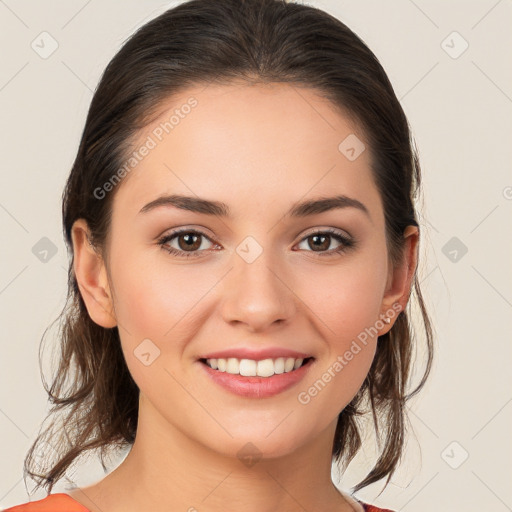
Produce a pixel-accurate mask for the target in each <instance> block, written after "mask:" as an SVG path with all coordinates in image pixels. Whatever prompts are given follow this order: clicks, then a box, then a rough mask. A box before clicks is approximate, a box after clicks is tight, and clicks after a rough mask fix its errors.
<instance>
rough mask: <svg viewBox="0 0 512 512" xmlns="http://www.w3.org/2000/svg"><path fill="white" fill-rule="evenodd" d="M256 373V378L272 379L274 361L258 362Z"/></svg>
mask: <svg viewBox="0 0 512 512" xmlns="http://www.w3.org/2000/svg"><path fill="white" fill-rule="evenodd" d="M256 373H257V375H258V377H272V375H274V361H273V360H272V359H262V360H261V361H258V367H257V369H256Z"/></svg>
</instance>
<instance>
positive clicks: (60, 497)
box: [2, 492, 90, 512]
mask: <svg viewBox="0 0 512 512" xmlns="http://www.w3.org/2000/svg"><path fill="white" fill-rule="evenodd" d="M2 512H90V511H89V510H88V509H87V508H85V507H84V506H83V505H82V504H80V503H78V501H76V500H74V499H73V498H72V497H71V496H69V495H68V494H64V493H60V492H59V493H55V494H49V495H48V496H46V498H43V499H40V500H36V501H29V502H27V503H22V504H20V505H15V506H14V507H10V508H7V509H3V510H2Z"/></svg>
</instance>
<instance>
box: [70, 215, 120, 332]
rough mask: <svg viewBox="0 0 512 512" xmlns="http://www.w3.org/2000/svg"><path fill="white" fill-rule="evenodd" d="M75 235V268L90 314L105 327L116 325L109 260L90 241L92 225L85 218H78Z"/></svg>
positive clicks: (73, 228) (72, 233)
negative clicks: (110, 284) (109, 277)
mask: <svg viewBox="0 0 512 512" xmlns="http://www.w3.org/2000/svg"><path fill="white" fill-rule="evenodd" d="M71 236H72V240H73V254H74V258H73V259H74V261H73V270H74V272H75V276H76V280H77V282H78V287H79V288H80V293H81V294H82V298H83V300H84V303H85V305H86V307H87V311H88V313H89V316H90V317H91V319H92V320H93V322H95V323H96V324H98V325H100V326H101V327H105V328H111V327H115V326H116V325H117V321H116V318H115V314H114V308H113V301H112V295H111V291H110V286H109V283H108V278H107V270H106V267H105V263H104V261H103V259H102V258H101V256H100V255H99V254H98V253H97V252H96V251H95V250H94V247H93V246H92V245H91V243H90V241H89V229H88V226H87V222H86V221H85V220H84V219H78V220H76V221H75V222H74V224H73V227H72V230H71Z"/></svg>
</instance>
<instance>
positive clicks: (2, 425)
mask: <svg viewBox="0 0 512 512" xmlns="http://www.w3.org/2000/svg"><path fill="white" fill-rule="evenodd" d="M309 3H310V4H311V5H314V6H318V7H320V8H323V9H325V10H327V11H328V12H330V13H332V14H334V15H335V16H337V17H338V18H340V19H341V20H342V21H344V22H345V23H346V24H347V25H348V26H349V27H350V28H352V29H353V30H354V31H355V32H356V33H357V34H358V35H360V36H361V37H362V38H363V40H364V41H365V42H366V43H367V44H368V45H369V46H370V48H371V49H372V50H373V51H374V52H375V54H376V55H377V57H378V58H379V59H380V60H381V62H382V64H383V66H384V68H385V69H386V71H387V72H388V75H389V77H390V79H391V81H392V83H393V86H394V88H395V91H396V93H397V96H398V97H399V98H400V100H401V102H402V105H403V107H404V109H405V111H406V114H407V115H408V118H409V121H410V123H411V125H412V127H413V131H414V135H415V137H416V140H417V143H418V146H419V149H420V156H421V159H422V166H423V176H424V208H423V213H422V222H421V228H422V230H423V241H422V248H421V250H422V258H423V260H422V264H421V267H420V269H419V275H420V278H421V280H422V286H423V287H424V292H425V294H426V298H427V304H428V306H429V307H430V312H431V314H432V317H433V320H434V324H435V326H436V332H437V339H436V346H437V358H436V362H435V366H434V371H433V375H432V378H431V380H430V382H429V384H428V385H427V387H426V389H425V390H424V392H423V393H422V394H421V396H420V397H419V399H417V400H416V401H415V402H414V403H411V406H410V409H411V412H410V418H411V424H412V426H413V428H414V435H411V436H410V439H409V444H408V452H407V456H406V457H405V460H404V463H403V465H402V467H401V468H400V470H399V471H398V473H397V474H396V475H395V476H394V477H393V479H392V483H391V484H390V485H389V486H388V487H387V489H386V490H385V491H384V492H383V493H382V494H381V495H380V496H378V497H377V494H378V493H379V491H380V489H381V487H382V485H380V484H379V485H374V486H371V487H369V488H366V489H365V490H363V491H362V492H360V493H359V495H358V496H359V497H361V498H362V499H365V500H367V501H370V502H373V503H375V504H377V505H379V504H380V505H381V506H388V507H390V508H393V509H395V510H397V511H399V510H400V511H402V510H404V511H406V512H407V511H415V512H427V511H428V512H431V511H432V510H437V511H455V510H457V511H459V510H464V511H465V512H472V511H477V510H478V511H480V510H486V511H496V512H501V511H506V510H512V490H511V487H510V481H511V473H512V471H511V468H512V462H511V461H512V449H511V435H510V433H511V423H512V421H511V420H512V403H511V402H512V386H511V385H510V377H509V375H510V363H511V352H512V343H511V341H512V339H511V318H512V315H511V313H512V286H511V284H512V283H511V282H512V271H511V266H510V262H511V261H512V258H511V253H512V243H511V236H510V233H511V232H512V230H511V227H512V226H511V224H512V222H511V220H512V216H511V211H512V174H511V172H510V162H511V153H512V150H511V147H512V144H511V141H510V135H511V133H512V68H511V66H510V53H511V52H510V50H511V47H512V44H511V43H512V30H511V26H510V21H511V19H512V17H511V16H512V3H511V1H510V0H501V1H496V0H479V1H475V0H473V1H467V0H465V1H462V0H459V1H450V2H446V1H441V0H438V1H433V0H415V1H412V0H393V1H392V2H382V1H381V0H371V1H370V0H364V1H361V0H359V1H356V0H352V1H337V0H330V1H328V0H323V1H320V0H318V1H311V2H309ZM172 5H173V4H170V3H167V4H166V3H163V2H160V1H157V0H145V1H144V2H140V1H136V0H129V1H128V0H124V1H123V2H122V3H121V2H114V1H113V0H108V1H99V0H89V1H86V0H72V1H71V0H68V1H66V2H64V1H61V2H57V1H48V2H38V1H35V0H32V1H23V0H5V1H3V0H0V47H1V49H2V50H1V54H2V61H1V68H0V108H1V120H2V124H1V137H0V141H1V142H0V144H1V167H0V168H1V188H0V227H1V237H2V243H1V247H2V249H1V258H2V259H1V265H0V315H1V317H0V321H1V327H2V351H1V358H0V365H1V366H0V376H1V386H0V431H1V437H0V461H1V464H0V508H5V507H7V506H11V505H14V504H17V503H20V502H22V501H27V500H28V499H29V496H28V495H27V491H26V489H25V486H24V483H23V480H22V461H23V457H24V455H25V452H26V450H27V449H28V447H29V445H30V444H31V442H32V441H33V439H34V437H35V435H36V433H37V431H38V428H39V425H40V422H41V421H42V419H43V418H44V414H45V412H46V408H47V403H46V396H45V394H44V391H43V388H42V384H41V381H40V375H39V368H38V345H39V342H40V339H41V336H42V334H43V332H44V329H45V328H46V327H47V326H49V325H50V323H51V322H52V321H53V320H54V319H55V318H56V316H57V314H58V313H59V312H60V310H61V307H62V305H63V301H64V298H65V292H66V268H67V255H66V250H65V246H64V241H63V237H62V233H61V216H60V208H61V192H62V188H63V185H64V180H65V178H66V176H67V174H68V172H69V170H70V166H71V164H72V161H73V159H74V155H75V152H76V150H77V147H78V142H79V137H80V135H81V131H82V128H83V124H84V121H85V116H86V113H87V109H88V105H89V102H90V100H91V97H92V91H93V90H94V88H95V86H96V84H97V82H98V79H99V77H100V74H101V72H102V71H103V69H104V67H105V66H106V64H107V63H108V61H109V60H110V59H111V57H112V56H113V55H114V53H115V52H116V51H117V50H118V49H119V47H120V45H121V44H122V42H123V41H124V40H125V39H126V38H127V37H128V36H129V35H130V34H131V33H132V32H133V30H134V29H135V28H137V27H139V26H140V25H142V24H143V23H144V22H145V21H147V20H149V19H151V18H153V17H154V16H156V15H157V14H160V13H161V12H163V10H165V9H166V8H167V7H169V6H172ZM121 6H122V7H121ZM43 31H46V32H48V33H49V34H50V36H46V35H45V36H40V34H41V32H43ZM454 31H456V32H457V33H458V35H457V34H452V33H453V32H454ZM41 37H46V38H47V39H46V40H45V41H46V43H45V48H47V49H48V48H51V39H50V37H51V38H53V39H54V40H55V41H56V42H57V44H58V48H57V49H56V50H55V52H54V53H53V54H52V55H50V56H48V57H47V58H42V57H41V56H40V55H39V54H38V53H37V52H36V51H35V50H34V49H33V48H32V47H31V44H32V42H33V41H35V43H34V45H35V44H36V43H37V42H38V41H40V40H41V39H40V38H41ZM443 41H445V42H444V43H443ZM465 42H467V44H468V45H469V46H468V48H467V49H466V50H465V51H464V52H463V53H461V54H460V55H459V53H460V52H461V51H462V50H463V49H464V47H465V44H466V43H465ZM40 46H41V44H40ZM39 51H42V50H39ZM455 57H456V58H455ZM43 237H47V238H48V239H49V240H50V241H51V242H52V243H53V244H54V245H55V247H56V251H57V252H56V254H55V255H51V253H50V255H49V256H48V259H47V261H46V262H44V261H41V260H40V259H39V258H38V257H36V255H35V254H34V253H33V248H34V246H36V248H37V247H38V246H37V245H36V244H37V243H48V242H47V241H46V242H40V240H41V239H42V238H43ZM453 237H455V239H454V240H452V238H453ZM447 244H448V245H447ZM463 246H465V247H466V248H467V253H465V254H462V250H461V248H463ZM454 250H455V251H456V252H453V251H454ZM35 252H37V251H35ZM365 451H366V452H367V455H371V453H370V452H371V450H370V449H367V450H365ZM466 457H467V458H466ZM465 458H466V460H464V459H465ZM98 468H99V466H98V465H95V464H94V463H92V462H91V463H90V464H89V465H88V466H84V467H83V468H82V471H80V472H79V473H76V474H75V475H74V477H73V478H74V479H75V481H77V483H78V484H80V485H86V484H87V483H89V482H91V481H93V480H95V479H97V478H100V477H101V476H102V474H101V469H99V470H98ZM368 469H369V467H368V466H367V462H366V461H365V458H364V457H363V456H361V457H358V459H357V461H356V462H355V463H354V465H353V466H352V467H351V471H350V472H349V473H348V474H346V475H345V477H344V478H343V481H342V482H341V484H340V485H341V486H342V487H343V488H345V489H347V488H348V487H349V486H350V485H353V484H354V483H355V482H357V481H358V479H359V478H361V477H362V476H364V474H365V471H367V470H368ZM333 474H334V475H336V472H334V473H333ZM63 484H65V482H63ZM63 488H65V487H63V485H62V484H61V485H59V486H57V487H56V488H55V490H54V492H57V491H58V490H62V489H63ZM36 497H37V498H40V497H44V493H42V494H41V492H39V493H38V494H37V495H35V496H32V497H31V498H32V499H36Z"/></svg>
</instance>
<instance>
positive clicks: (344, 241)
mask: <svg viewBox="0 0 512 512" xmlns="http://www.w3.org/2000/svg"><path fill="white" fill-rule="evenodd" d="M184 233H186V234H195V235H200V236H203V237H204V238H206V239H208V240H209V241H210V242H212V240H210V237H208V236H207V235H206V234H205V233H202V232H201V231H197V230H195V229H181V230H178V231H174V232H173V233H170V234H168V235H165V236H163V237H162V238H160V239H159V240H158V245H160V247H161V248H162V249H163V250H164V251H167V252H168V253H170V254H172V255H174V256H178V257H183V258H196V257H199V256H200V253H201V252H203V250H205V249H203V250H201V251H180V250H178V249H174V247H167V246H166V244H167V243H168V242H170V241H171V240H172V239H174V238H176V237H178V236H179V235H181V234H184ZM326 234H327V235H330V236H331V237H332V238H334V239H336V240H337V241H338V242H341V245H340V247H338V248H337V249H331V250H330V251H325V252H320V253H316V254H317V255H318V256H319V257H321V258H324V257H329V256H335V255H338V254H342V253H344V252H345V251H347V250H348V249H351V248H352V247H354V246H355V245H356V242H355V241H354V240H353V239H350V238H347V237H346V236H344V235H341V234H340V233H339V232H338V231H336V230H334V229H323V230H317V231H315V232H313V233H310V234H309V235H307V236H306V237H304V238H302V240H301V241H300V242H299V243H301V242H303V241H304V240H307V239H308V238H310V237H312V236H315V235H326ZM212 243H213V242H212ZM306 252H315V251H306Z"/></svg>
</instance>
